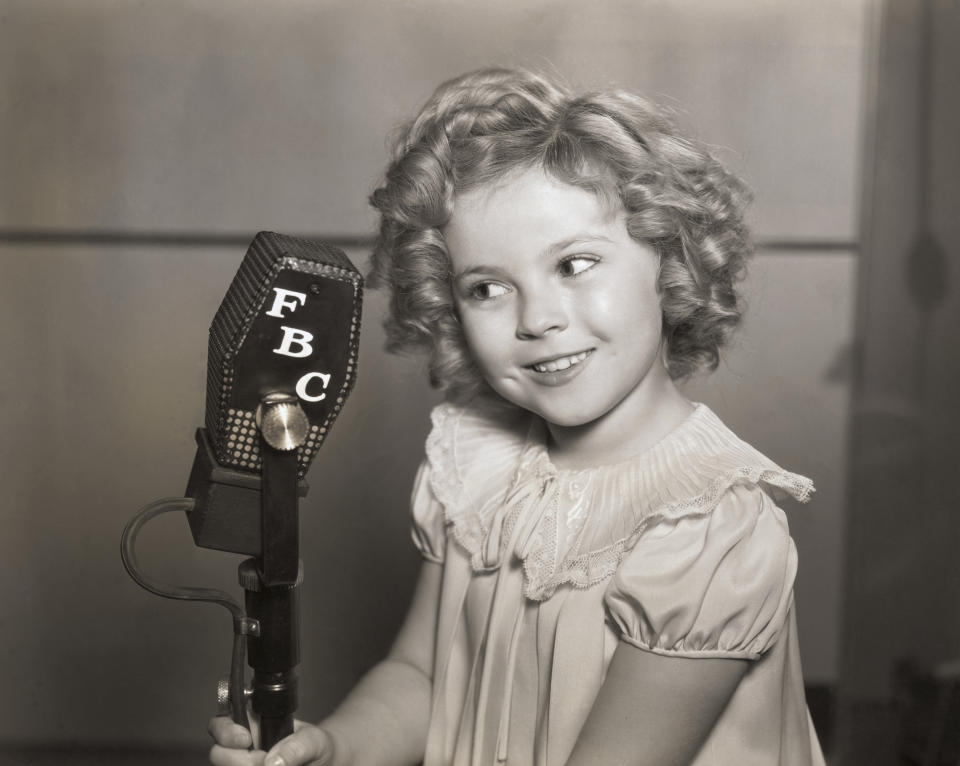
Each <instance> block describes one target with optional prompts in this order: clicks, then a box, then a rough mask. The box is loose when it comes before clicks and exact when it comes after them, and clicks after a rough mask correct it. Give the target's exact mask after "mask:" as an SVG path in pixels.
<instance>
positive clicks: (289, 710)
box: [239, 393, 309, 750]
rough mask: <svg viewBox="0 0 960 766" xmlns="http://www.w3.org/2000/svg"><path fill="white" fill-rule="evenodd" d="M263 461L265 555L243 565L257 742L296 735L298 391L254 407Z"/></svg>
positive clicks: (304, 424) (303, 421) (265, 744)
mask: <svg viewBox="0 0 960 766" xmlns="http://www.w3.org/2000/svg"><path fill="white" fill-rule="evenodd" d="M257 425H258V426H259V429H260V441H261V444H260V446H261V458H262V460H263V472H262V489H261V513H260V534H261V541H262V549H261V555H260V556H259V557H258V558H250V559H247V560H246V561H244V562H243V563H242V564H241V565H240V568H239V576H240V585H241V586H242V587H243V589H244V591H245V599H244V601H245V605H246V612H247V617H248V618H250V619H252V620H255V621H256V622H257V623H258V624H259V626H260V630H259V631H258V633H257V634H256V635H251V636H249V637H248V638H247V657H248V664H249V665H250V667H251V668H253V671H254V672H253V683H252V695H251V702H252V706H253V710H254V712H255V713H257V714H258V715H259V716H260V746H261V747H262V748H263V749H264V750H269V749H270V748H271V747H273V745H274V744H276V743H277V742H279V741H280V740H281V739H283V738H284V737H286V736H288V735H290V734H292V733H293V712H294V711H295V710H296V709H297V676H296V671H295V668H296V666H297V665H298V664H299V663H300V584H301V582H302V581H303V562H302V561H301V560H300V535H299V518H298V514H297V501H298V479H297V451H296V448H297V447H299V446H301V445H302V444H303V442H304V440H305V439H306V436H307V431H308V429H309V422H308V421H307V418H306V415H304V413H303V410H301V409H300V406H299V404H297V398H296V397H295V396H292V395H289V394H284V393H272V394H267V396H265V397H264V398H263V400H262V402H261V405H260V408H259V409H258V410H257Z"/></svg>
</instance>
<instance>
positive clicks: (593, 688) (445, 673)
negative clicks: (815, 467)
mask: <svg viewBox="0 0 960 766" xmlns="http://www.w3.org/2000/svg"><path fill="white" fill-rule="evenodd" d="M432 421H433V429H432V431H431V433H430V435H429V437H428V438H427V447H426V453H427V457H426V460H425V461H424V463H423V465H422V466H421V469H420V471H419V473H418V475H417V480H416V482H415V486H414V490H413V502H412V506H413V537H414V541H415V543H416V544H417V547H418V548H419V549H420V551H421V553H422V554H423V556H424V557H425V558H426V559H428V560H430V561H434V562H438V563H440V564H442V566H443V579H442V591H441V597H440V606H439V620H438V631H437V643H436V652H435V658H434V671H433V699H432V706H431V714H430V725H429V732H428V737H427V747H426V756H425V759H424V766H447V765H450V764H453V765H455V766H491V765H493V764H498V763H503V762H506V763H509V764H511V765H512V766H527V765H528V764H529V765H530V766H560V765H561V764H563V763H564V762H565V761H566V760H567V758H568V757H569V755H570V752H571V751H572V749H573V746H574V743H575V742H576V739H577V735H578V733H579V732H580V729H581V727H582V726H583V723H584V721H585V720H586V717H587V714H588V713H589V712H590V708H591V706H592V704H593V701H594V699H595V697H596V695H597V692H598V690H599V689H600V685H601V684H602V683H603V680H604V676H605V673H606V670H607V667H608V665H609V663H610V660H611V658H612V656H613V652H614V650H615V649H616V648H617V645H618V644H619V642H621V641H626V642H628V643H630V644H633V645H634V646H636V647H639V648H640V649H642V650H644V651H650V652H655V653H658V654H663V655H668V656H673V657H690V658H697V657H735V658H743V659H747V660H750V661H751V666H750V668H749V670H748V672H747V674H746V675H745V676H744V678H743V680H742V681H741V682H740V684H739V686H738V687H737V689H736V691H735V692H734V695H733V697H732V699H731V700H730V703H729V704H728V705H727V707H726V709H725V710H724V711H723V713H722V714H721V716H720V718H719V720H718V721H717V723H716V725H715V726H714V728H713V730H712V731H711V733H710V735H709V737H708V738H707V740H706V742H705V743H704V745H703V747H702V748H701V750H700V751H699V753H698V755H697V757H696V758H695V760H694V761H693V763H694V764H696V765H697V766H705V765H706V764H711V765H716V766H731V765H735V766H754V765H756V766H761V765H762V766H773V765H774V764H778V765H780V766H811V765H812V764H813V765H819V764H823V756H822V754H821V751H820V746H819V744H818V741H817V737H816V734H815V732H814V730H813V727H812V725H811V722H810V718H809V714H808V712H807V705H806V701H805V698H804V691H803V678H802V675H801V669H800V654H799V648H798V644H797V631H796V622H795V615H794V605H793V581H794V576H795V574H796V571H797V555H796V549H795V547H794V544H793V541H792V540H791V538H790V534H789V531H788V529H787V521H786V518H785V516H784V513H783V512H782V511H781V510H780V509H779V508H778V507H777V506H776V505H775V504H774V502H773V500H772V499H771V495H770V494H769V493H777V494H780V495H783V494H789V495H792V496H793V497H794V498H796V499H797V500H801V501H805V500H806V499H807V496H808V495H809V493H810V492H811V491H812V490H813V487H812V484H811V482H810V480H809V479H806V478H804V477H802V476H798V475H796V474H792V473H789V472H787V471H785V470H783V469H782V468H780V467H779V466H777V465H776V464H774V463H773V462H771V461H770V460H768V459H767V458H766V457H764V456H763V455H761V454H760V453H759V452H757V451H756V450H755V449H753V448H752V447H750V446H749V445H748V444H746V443H745V442H743V441H741V440H740V439H738V438H737V437H736V436H735V435H734V434H733V433H732V432H731V431H730V430H729V429H727V428H726V427H725V426H724V425H723V423H721V421H720V420H719V419H718V418H717V416H716V415H714V414H713V412H711V411H710V409H709V408H707V407H706V406H705V405H702V404H700V405H697V406H696V407H695V409H694V411H693V412H692V414H690V415H689V416H688V417H687V419H686V420H685V421H684V422H683V423H681V424H680V425H679V426H678V427H677V428H676V429H675V430H674V431H673V432H671V433H670V434H668V435H667V436H666V437H665V438H664V439H663V440H662V441H660V442H659V443H658V444H656V445H655V446H654V447H652V448H651V449H649V450H648V451H646V452H645V453H643V454H642V455H640V456H639V457H636V458H633V459H630V460H627V461H624V462H621V463H616V464H614V465H607V466H600V467H596V468H591V469H587V470H582V471H570V470H558V469H557V468H555V467H554V466H553V465H552V464H551V462H550V459H549V456H548V454H547V450H546V446H545V434H546V430H545V428H544V426H543V423H542V421H540V420H539V419H538V418H536V417H535V416H531V415H530V414H529V413H526V412H523V411H519V410H516V409H514V408H507V407H503V406H501V405H491V404H483V405H472V406H471V407H470V408H464V407H458V406H454V405H452V404H442V405H440V406H438V407H437V408H435V409H434V411H433V413H432Z"/></svg>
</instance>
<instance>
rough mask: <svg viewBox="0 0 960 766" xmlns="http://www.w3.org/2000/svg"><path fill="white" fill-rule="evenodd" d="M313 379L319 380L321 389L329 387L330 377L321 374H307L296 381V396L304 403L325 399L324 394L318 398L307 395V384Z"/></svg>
mask: <svg viewBox="0 0 960 766" xmlns="http://www.w3.org/2000/svg"><path fill="white" fill-rule="evenodd" d="M313 378H320V382H321V383H322V384H323V388H324V389H326V388H327V386H329V385H330V376H329V375H327V374H326V373H323V372H308V373H307V374H306V375H304V376H303V377H302V378H300V380H298V381H297V396H299V397H300V398H301V399H303V400H304V401H306V402H319V401H321V400H323V399H326V398H327V395H326V394H320V395H319V396H310V394H308V393H307V384H308V383H309V382H310V381H311V380H312V379H313Z"/></svg>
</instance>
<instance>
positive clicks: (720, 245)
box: [370, 69, 751, 398]
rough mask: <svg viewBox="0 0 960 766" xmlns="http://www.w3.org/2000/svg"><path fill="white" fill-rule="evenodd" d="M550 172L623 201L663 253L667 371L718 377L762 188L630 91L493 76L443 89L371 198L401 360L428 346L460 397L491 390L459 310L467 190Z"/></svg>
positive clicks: (440, 383)
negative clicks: (453, 258)
mask: <svg viewBox="0 0 960 766" xmlns="http://www.w3.org/2000/svg"><path fill="white" fill-rule="evenodd" d="M535 167H539V168H542V169H543V170H544V171H546V172H547V173H549V174H550V175H551V176H553V177H554V178H556V179H557V180H559V181H562V182H565V183H569V184H571V185H573V186H577V187H580V188H585V189H588V190H590V191H592V192H593V193H595V194H597V195H598V197H600V198H601V199H604V200H606V201H610V202H612V203H616V204H619V205H622V207H623V209H624V210H625V211H626V214H627V217H626V222H627V230H628V232H629V233H630V235H631V236H632V237H633V238H634V239H635V240H637V241H638V242H642V243H645V244H647V245H648V246H651V247H652V248H654V250H655V251H656V252H657V253H658V255H659V257H660V273H659V281H658V289H659V292H660V296H661V308H662V312H663V333H664V340H665V344H666V355H665V358H666V364H667V369H668V371H669V373H670V375H671V377H673V378H685V377H688V376H690V375H691V374H693V373H694V372H696V371H697V370H700V369H709V370H713V369H715V368H716V366H717V364H718V362H719V359H720V348H721V346H723V344H724V343H725V342H726V341H727V339H728V337H729V335H730V333H731V331H732V330H733V328H734V327H736V325H737V324H738V323H739V321H740V316H741V301H740V298H739V296H738V293H737V290H736V283H737V282H738V281H739V279H740V278H741V277H742V276H743V271H744V266H745V262H746V258H747V256H748V255H749V253H750V249H751V248H750V242H749V237H748V232H747V229H746V226H745V223H744V220H743V214H744V209H745V207H746V204H747V202H748V201H749V193H748V191H747V189H746V187H745V186H744V184H743V183H742V182H741V181H740V180H739V179H738V178H736V177H735V176H733V175H732V174H730V173H729V172H727V171H726V170H725V169H724V168H723V167H722V166H721V165H720V163H719V162H717V161H716V160H715V159H714V158H713V157H712V156H711V155H710V154H709V153H708V152H707V151H706V150H705V149H704V148H703V147H701V146H699V145H697V144H696V143H694V142H692V141H690V140H688V139H686V138H683V137H681V136H680V135H679V134H678V133H677V131H676V129H675V127H674V125H673V124H672V123H671V122H670V121H669V120H668V119H667V117H666V116H665V115H664V114H663V113H662V112H661V111H660V110H659V109H657V108H656V107H655V106H654V105H653V104H651V103H650V102H648V101H646V100H645V99H643V98H641V97H639V96H637V95H635V94H632V93H629V92H625V91H607V92H592V93H585V94H582V95H574V94H572V93H570V92H569V91H568V90H567V89H566V88H564V87H562V86H561V85H559V84H558V83H556V82H553V81H551V80H549V79H548V78H546V77H544V76H542V75H540V74H537V73H534V72H529V71H524V70H510V69H483V70H479V71H476V72H471V73H468V74H465V75H463V76H461V77H458V78H456V79H453V80H450V81H448V82H445V83H443V84H442V85H440V87H439V88H437V90H436V91H435V92H434V94H433V96H432V97H431V98H430V100H429V101H428V102H427V103H426V105H425V106H424V107H423V109H422V110H421V111H420V113H419V115H417V117H416V118H415V119H414V120H413V121H412V122H411V123H410V124H409V125H407V126H406V127H405V128H404V129H403V131H402V133H401V134H400V136H399V139H398V140H397V142H396V145H395V147H394V151H393V157H392V160H391V162H390V165H389V167H388V169H387V173H386V177H385V179H384V182H383V183H382V184H381V185H380V186H379V188H377V189H376V190H375V191H374V192H373V194H372V195H371V198H370V201H371V204H372V205H373V207H375V208H376V209H377V211H378V212H379V214H380V232H379V236H378V238H377V241H376V245H375V248H374V252H373V258H372V265H371V271H370V282H371V284H372V285H373V286H379V285H387V286H388V287H389V289H390V290H391V301H390V309H391V310H390V314H389V316H388V318H387V319H386V320H385V322H384V327H385V329H386V331H387V348H388V349H389V350H391V351H408V350H425V351H426V352H427V353H428V355H429V370H430V380H431V383H432V384H433V385H434V386H437V387H440V388H442V389H444V390H445V391H446V392H447V394H448V395H449V396H451V397H453V398H464V397H469V396H471V395H473V394H474V393H476V392H477V391H478V390H480V389H482V388H483V387H484V385H485V384H484V383H483V381H482V378H481V376H480V373H479V371H478V370H477V368H476V366H475V365H474V363H473V361H472V359H471V358H470V354H469V351H468V349H467V346H466V342H465V340H464V336H463V332H462V329H461V327H460V323H459V321H458V319H457V315H456V311H455V308H454V301H453V293H452V288H451V276H452V274H451V266H450V257H449V255H448V252H447V247H446V243H445V241H444V236H443V231H442V230H443V227H444V226H445V225H446V224H447V222H448V221H449V220H450V217H451V215H452V214H453V210H454V207H455V203H456V199H457V195H459V194H463V193H465V192H467V191H470V190H472V189H475V188H477V187H480V186H482V185H484V184H489V183H491V182H494V181H497V180H502V179H504V178H505V177H507V176H508V175H509V174H511V173H515V172H518V171H522V170H526V169H530V168H535Z"/></svg>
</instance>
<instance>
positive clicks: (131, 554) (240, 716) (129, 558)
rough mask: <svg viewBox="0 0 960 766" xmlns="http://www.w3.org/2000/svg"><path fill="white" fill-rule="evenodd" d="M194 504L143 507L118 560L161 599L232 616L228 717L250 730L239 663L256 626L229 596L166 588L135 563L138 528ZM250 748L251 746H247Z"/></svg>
mask: <svg viewBox="0 0 960 766" xmlns="http://www.w3.org/2000/svg"><path fill="white" fill-rule="evenodd" d="M194 506H195V501H194V499H193V498H192V497H165V498H161V499H160V500H154V501H153V502H152V503H149V504H148V505H145V506H144V507H143V508H141V509H140V510H139V511H138V512H137V514H136V515H135V516H134V517H133V518H132V519H130V521H129V522H127V526H126V527H124V529H123V535H122V537H121V539H120V558H121V559H122V560H123V567H124V569H126V570H127V574H129V575H130V577H131V578H133V580H134V581H135V582H136V583H137V584H138V585H140V586H141V587H143V588H145V589H146V590H148V591H150V592H151V593H155V594H156V595H158V596H163V598H172V599H179V600H181V601H206V602H208V603H211V604H219V605H220V606H222V607H224V608H225V609H227V610H228V611H229V612H230V614H231V616H232V617H233V652H232V654H231V657H230V686H229V692H228V693H229V701H230V708H231V712H232V717H233V720H234V722H235V723H238V724H240V725H241V726H243V727H245V728H246V729H249V728H250V721H249V719H248V717H247V700H246V691H245V684H244V678H243V675H244V670H243V663H244V659H245V657H246V651H247V634H252V635H258V634H259V631H260V625H259V623H257V622H256V621H254V620H250V619H248V618H247V616H246V614H245V612H244V610H243V607H242V606H241V605H240V603H239V602H238V601H237V600H236V599H235V598H234V597H233V596H231V595H230V594H229V593H227V592H225V591H222V590H217V589H215V588H198V587H186V586H175V585H168V584H166V583H163V582H160V581H159V580H156V579H154V578H152V577H150V576H149V575H147V574H144V572H143V571H142V570H141V569H140V566H139V564H138V562H137V554H136V549H135V546H136V540H137V535H138V534H139V533H140V530H141V528H142V527H143V526H144V524H146V523H147V522H148V521H150V520H151V519H153V518H155V517H157V516H159V515H160V514H163V513H172V512H174V511H185V512H188V513H189V512H190V511H192V510H193V509H194ZM251 749H253V746H252V745H251Z"/></svg>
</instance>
